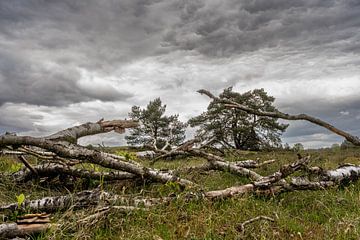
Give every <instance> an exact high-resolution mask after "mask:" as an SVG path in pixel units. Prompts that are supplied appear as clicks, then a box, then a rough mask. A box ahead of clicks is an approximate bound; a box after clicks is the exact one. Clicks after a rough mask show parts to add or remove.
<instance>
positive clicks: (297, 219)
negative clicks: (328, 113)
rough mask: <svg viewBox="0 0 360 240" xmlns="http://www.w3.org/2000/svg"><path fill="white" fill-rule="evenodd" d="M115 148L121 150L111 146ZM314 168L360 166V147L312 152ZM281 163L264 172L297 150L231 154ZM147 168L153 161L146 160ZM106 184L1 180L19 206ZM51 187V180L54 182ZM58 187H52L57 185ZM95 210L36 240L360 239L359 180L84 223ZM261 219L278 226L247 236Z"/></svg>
mask: <svg viewBox="0 0 360 240" xmlns="http://www.w3.org/2000/svg"><path fill="white" fill-rule="evenodd" d="M112 150H114V149H112ZM306 153H309V154H311V156H312V159H313V162H312V163H311V164H310V165H313V166H315V165H316V166H322V167H324V168H336V167H337V166H338V165H339V164H341V163H354V164H359V162H360V150H359V149H357V150H356V149H348V150H331V149H328V150H313V151H307V152H306ZM257 158H258V159H260V160H269V159H276V160H277V162H276V163H275V164H272V165H270V166H265V167H263V168H262V169H259V171H258V172H259V173H261V174H265V175H266V174H269V173H272V172H273V171H275V170H276V169H278V168H279V166H281V165H283V164H284V163H288V162H292V161H294V160H296V155H295V154H294V153H293V152H285V151H284V152H259V153H256V152H242V153H241V154H240V155H239V156H237V157H233V156H229V158H228V159H229V160H230V161H233V160H242V159H244V160H245V159H257ZM204 162H205V161H204V160H203V159H199V158H189V159H185V160H174V161H159V162H157V163H156V164H155V166H154V167H156V168H164V169H176V168H178V167H183V166H194V165H200V164H202V163H204ZM143 163H144V164H147V162H144V161H143ZM18 168H19V165H17V164H14V160H12V159H5V158H3V159H1V161H0V171H16V170H17V169H18ZM181 176H183V177H185V178H188V179H190V180H192V181H194V182H197V183H199V184H201V185H202V186H203V190H204V191H207V190H215V189H221V188H225V187H230V186H232V185H236V184H243V183H246V182H248V180H247V179H243V178H240V177H237V176H234V175H231V174H229V173H226V172H215V171H212V172H209V173H201V172H192V173H187V174H182V175H181ZM99 183H100V182H98V181H92V182H90V183H89V182H85V181H78V182H76V183H75V184H73V185H72V186H71V187H65V186H64V184H55V183H53V184H51V186H50V185H46V184H44V183H42V184H36V183H35V184H34V183H29V184H26V185H25V186H15V185H14V184H13V183H11V182H10V181H8V180H6V179H3V180H1V181H0V204H5V203H9V202H16V196H17V195H19V194H21V193H24V194H25V195H26V197H27V198H29V199H32V198H38V197H42V196H49V195H58V194H67V193H68V192H69V191H70V192H72V191H78V190H81V189H82V188H83V187H84V186H85V185H86V186H96V185H98V184H99ZM47 184H49V183H47ZM50 187H51V188H50ZM103 187H104V188H105V189H107V190H109V191H113V192H116V193H119V194H124V193H125V194H130V193H131V194H134V193H136V194H138V195H145V196H166V195H168V194H170V193H172V192H174V191H177V189H176V188H174V186H172V185H171V184H167V185H161V184H147V183H144V184H143V185H141V184H140V185H137V186H133V185H132V184H114V183H112V184H106V183H105V184H104V186H103ZM91 211H92V210H89V209H87V210H82V211H71V210H69V211H67V212H65V213H56V214H54V215H53V221H54V223H57V224H58V225H57V226H55V227H54V228H53V229H52V230H51V231H49V232H48V233H46V234H45V235H43V236H38V237H37V239H153V240H159V239H360V182H356V183H353V184H350V185H349V186H346V187H341V188H332V189H327V190H323V191H300V192H290V193H284V194H281V195H279V196H275V197H266V198H265V197H259V196H247V197H244V198H233V199H226V200H219V201H214V202H211V201H207V200H205V201H204V200H202V201H196V200H194V201H192V202H184V201H182V200H181V198H179V200H177V201H174V202H171V203H169V204H166V205H162V206H157V207H154V208H152V209H150V210H149V211H142V210H140V211H134V212H132V213H128V214H121V213H118V212H116V211H114V212H110V213H108V214H107V215H105V216H103V217H102V218H101V219H97V220H98V221H94V222H92V221H90V222H86V223H80V222H79V219H83V218H85V217H86V216H88V215H89V214H91ZM259 215H266V216H269V217H272V218H274V219H275V220H276V221H275V223H271V222H267V221H258V222H254V223H251V224H249V225H247V226H246V228H245V232H240V231H239V230H238V226H239V224H240V223H242V222H244V221H246V220H248V219H250V218H254V217H256V216H259Z"/></svg>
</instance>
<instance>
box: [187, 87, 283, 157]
mask: <svg viewBox="0 0 360 240" xmlns="http://www.w3.org/2000/svg"><path fill="white" fill-rule="evenodd" d="M219 99H220V101H221V100H222V99H223V100H225V99H227V100H231V101H234V102H237V103H240V104H242V105H244V106H247V107H250V108H252V109H255V110H259V111H264V112H276V111H277V109H276V108H275V107H274V106H273V102H274V100H275V98H274V97H271V96H268V95H267V93H266V92H265V91H264V89H255V90H253V91H248V92H245V93H243V94H241V93H237V92H233V91H232V88H231V87H230V88H226V89H224V91H223V92H222V93H221V94H220V95H219ZM189 124H190V126H191V127H199V129H198V131H197V135H201V136H206V138H211V139H213V141H212V142H213V143H214V144H221V145H223V146H225V147H232V148H236V149H241V150H259V149H264V148H270V147H279V146H281V139H280V136H281V134H282V133H283V132H284V131H285V129H286V128H287V126H288V125H286V124H281V123H279V122H278V119H277V118H271V117H267V116H257V115H255V114H249V113H247V112H244V111H242V110H239V109H235V108H227V107H226V106H224V104H221V102H219V101H214V100H213V101H211V102H210V104H209V106H208V108H207V111H206V112H204V113H202V114H201V115H199V116H197V117H194V118H192V119H190V120H189Z"/></svg>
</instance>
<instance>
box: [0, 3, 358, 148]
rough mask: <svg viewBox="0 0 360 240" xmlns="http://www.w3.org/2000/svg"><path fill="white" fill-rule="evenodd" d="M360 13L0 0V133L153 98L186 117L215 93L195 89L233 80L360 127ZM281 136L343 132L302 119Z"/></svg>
mask: <svg viewBox="0 0 360 240" xmlns="http://www.w3.org/2000/svg"><path fill="white" fill-rule="evenodd" d="M359 14H360V3H359V1H356V0H297V1H286V0H255V1H250V0H245V1H236V0H227V1H220V0H121V1H120V0H119V1H110V0H101V1H98V0H90V1H85V0H84V1H83V0H80V1H72V0H62V1H44V0H2V1H0V131H16V132H20V133H22V134H31V135H45V134H48V133H50V132H52V131H57V130H59V129H61V128H64V127H69V126H71V125H74V124H80V123H82V122H87V121H96V120H98V119H100V118H102V117H105V118H125V117H126V116H127V112H128V111H129V110H130V108H131V106H132V105H141V106H144V105H146V104H147V102H148V101H149V100H152V99H153V98H155V97H161V99H162V100H163V102H164V103H166V104H167V106H168V111H169V113H179V114H180V118H181V119H182V120H184V121H186V120H187V119H189V118H190V117H192V116H195V115H197V114H200V113H201V112H202V111H204V110H205V109H206V106H207V104H208V101H209V100H208V99H207V98H206V97H204V96H200V95H199V94H197V93H196V90H198V89H200V88H206V89H208V90H211V91H213V92H214V93H219V92H221V90H222V89H223V88H225V87H229V86H234V89H235V90H237V91H240V92H243V91H247V90H251V89H254V88H264V89H265V90H266V91H267V92H268V93H269V94H270V95H273V96H275V98H276V106H277V107H278V108H279V109H280V110H283V111H285V112H289V113H299V112H305V113H308V114H311V115H314V116H316V117H320V118H323V119H325V120H327V121H329V122H331V123H333V124H334V125H336V126H338V127H340V128H343V129H344V130H347V131H350V132H351V133H353V134H357V135H360V132H359V124H358V122H359V119H360V94H359V90H358V89H360V77H359V76H360V60H359V59H360V58H359V57H360V18H359V17H358V16H359ZM189 132H191V131H189ZM96 139H98V138H96V137H95V138H91V139H89V140H83V141H84V144H86V143H88V142H94V141H95V142H96V141H97V140H96ZM116 139H117V138H116V137H115V136H114V135H108V136H105V143H109V144H116V143H117V140H116ZM283 140H284V141H285V142H289V143H295V142H299V141H302V142H304V143H305V145H306V146H307V147H321V146H328V145H331V144H332V143H334V142H339V141H341V139H339V138H337V137H336V136H334V135H332V134H330V133H329V132H327V131H326V130H324V129H321V128H319V127H316V126H312V125H310V124H308V123H303V122H297V123H292V124H291V126H290V128H289V129H288V131H287V132H286V133H285V135H284V137H283ZM118 141H119V142H118V143H122V142H123V141H122V140H121V138H119V139H118Z"/></svg>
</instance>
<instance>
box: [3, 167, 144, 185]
mask: <svg viewBox="0 0 360 240" xmlns="http://www.w3.org/2000/svg"><path fill="white" fill-rule="evenodd" d="M33 169H34V170H35V171H36V173H34V172H33V171H30V170H29V169H23V170H20V171H18V172H15V173H13V174H11V175H10V176H9V177H11V178H13V179H14V180H15V182H18V183H21V182H27V181H30V180H32V179H37V178H41V177H56V176H59V175H68V176H73V177H77V178H92V179H103V180H104V181H117V180H126V179H135V178H138V176H136V175H134V174H132V173H128V172H123V171H111V172H97V171H90V170H86V169H80V168H75V167H71V166H68V165H61V164H54V163H49V164H43V165H37V166H33Z"/></svg>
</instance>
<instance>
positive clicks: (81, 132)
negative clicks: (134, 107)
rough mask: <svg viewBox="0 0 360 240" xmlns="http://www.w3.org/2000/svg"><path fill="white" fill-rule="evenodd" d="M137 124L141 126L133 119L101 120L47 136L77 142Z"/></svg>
mask: <svg viewBox="0 0 360 240" xmlns="http://www.w3.org/2000/svg"><path fill="white" fill-rule="evenodd" d="M137 126H139V123H138V122H136V121H133V120H112V121H103V120H100V121H98V122H96V123H91V122H88V123H85V124H82V125H80V126H75V127H71V128H68V129H65V130H62V131H60V132H57V133H55V134H52V135H50V136H48V137H45V138H46V139H48V140H53V141H67V142H71V143H76V142H77V140H78V139H79V138H81V137H85V136H89V135H95V134H99V133H106V132H110V131H115V132H117V133H124V132H125V129H126V128H134V127H137Z"/></svg>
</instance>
